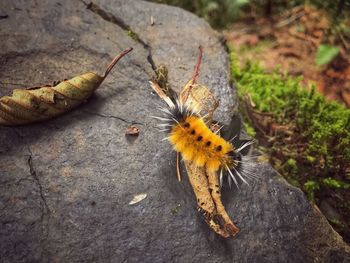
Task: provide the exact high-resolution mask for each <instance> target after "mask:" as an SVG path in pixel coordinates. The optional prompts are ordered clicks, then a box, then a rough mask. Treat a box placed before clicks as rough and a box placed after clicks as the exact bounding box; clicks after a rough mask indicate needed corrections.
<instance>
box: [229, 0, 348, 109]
mask: <svg viewBox="0 0 350 263" xmlns="http://www.w3.org/2000/svg"><path fill="white" fill-rule="evenodd" d="M349 27H350V25H349ZM224 36H225V39H226V41H227V44H228V45H229V46H230V47H232V48H233V49H234V50H235V51H236V52H239V54H240V58H241V59H242V63H244V62H245V61H246V60H254V61H256V60H258V61H260V62H261V64H262V66H263V67H264V68H266V69H267V70H271V71H273V70H274V69H275V68H276V66H277V67H279V68H280V69H281V70H282V71H283V72H286V73H287V74H289V75H292V76H303V82H304V83H308V82H309V81H312V82H314V83H315V84H316V87H317V90H318V91H319V92H320V93H322V94H323V95H324V96H325V97H326V98H327V99H329V100H336V101H338V102H340V103H342V104H344V105H346V106H347V107H350V42H349V41H347V40H346V39H345V38H344V36H343V35H342V34H341V33H339V32H335V30H334V27H333V24H332V23H331V20H330V18H329V17H328V16H327V14H326V13H324V12H323V11H321V10H318V9H315V8H312V7H308V6H299V7H296V8H294V9H291V10H288V11H287V12H285V13H283V14H280V15H278V16H273V17H270V19H267V18H262V17H254V16H251V17H250V18H245V19H244V20H241V21H238V22H237V23H234V24H233V25H232V26H231V27H230V28H229V29H228V30H226V31H224ZM324 42H327V43H336V46H337V47H338V48H339V53H338V55H337V56H336V57H335V58H334V59H333V60H332V61H331V62H330V63H328V64H326V65H323V66H317V65H316V63H315V60H316V54H317V51H318V47H319V46H320V45H321V44H322V43H324Z"/></svg>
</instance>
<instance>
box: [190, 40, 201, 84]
mask: <svg viewBox="0 0 350 263" xmlns="http://www.w3.org/2000/svg"><path fill="white" fill-rule="evenodd" d="M198 49H199V53H198V57H197V63H196V67H195V68H194V72H193V75H192V84H195V83H196V79H197V77H198V75H199V68H200V65H201V63H202V56H203V47H202V46H199V47H198Z"/></svg>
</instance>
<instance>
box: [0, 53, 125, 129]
mask: <svg viewBox="0 0 350 263" xmlns="http://www.w3.org/2000/svg"><path fill="white" fill-rule="evenodd" d="M131 50H132V48H129V49H127V50H124V51H123V52H121V53H120V54H119V55H118V56H116V57H115V58H114V59H113V61H112V62H111V64H110V65H109V66H108V68H107V70H106V71H105V74H104V75H103V76H99V75H97V74H96V73H94V72H88V73H84V74H81V75H78V76H76V77H74V78H71V79H69V80H64V81H61V82H59V83H58V84H57V85H55V86H53V87H51V86H44V87H36V88H29V89H15V90H13V92H12V95H11V96H4V97H1V98H0V125H6V126H15V125H22V124H28V123H33V122H39V121H43V120H47V119H51V118H54V117H56V116H59V115H61V114H63V113H65V112H67V111H70V110H71V109H73V108H75V107H77V106H78V105H80V104H81V103H83V102H84V101H86V100H87V99H88V98H89V97H90V96H91V95H92V93H93V92H94V91H95V90H96V89H97V88H98V87H99V86H100V85H101V83H102V82H103V80H104V79H105V78H106V77H107V75H108V74H109V72H110V71H111V69H112V68H113V67H114V65H115V64H116V63H117V62H118V61H119V60H120V59H121V58H122V57H123V56H124V55H126V54H127V53H129V52H130V51H131Z"/></svg>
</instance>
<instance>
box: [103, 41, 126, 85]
mask: <svg viewBox="0 0 350 263" xmlns="http://www.w3.org/2000/svg"><path fill="white" fill-rule="evenodd" d="M131 50H133V48H132V47H130V48H128V49H126V50H124V51H122V52H121V53H120V54H119V55H118V56H116V57H115V58H114V59H113V60H112V62H111V64H109V65H108V67H107V69H106V71H105V74H104V75H103V78H104V79H105V78H106V77H107V75H108V74H109V72H110V71H111V70H112V68H113V67H114V65H115V64H116V63H117V62H118V61H119V60H120V59H121V58H122V57H124V56H125V55H126V54H128V53H129V52H130V51H131Z"/></svg>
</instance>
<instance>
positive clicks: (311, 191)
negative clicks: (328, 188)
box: [303, 180, 320, 201]
mask: <svg viewBox="0 0 350 263" xmlns="http://www.w3.org/2000/svg"><path fill="white" fill-rule="evenodd" d="M303 190H304V191H305V193H306V195H307V197H308V198H309V200H311V201H315V192H316V191H318V190H320V185H319V184H318V183H317V182H315V181H312V180H309V181H307V182H306V183H305V184H304V188H303Z"/></svg>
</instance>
